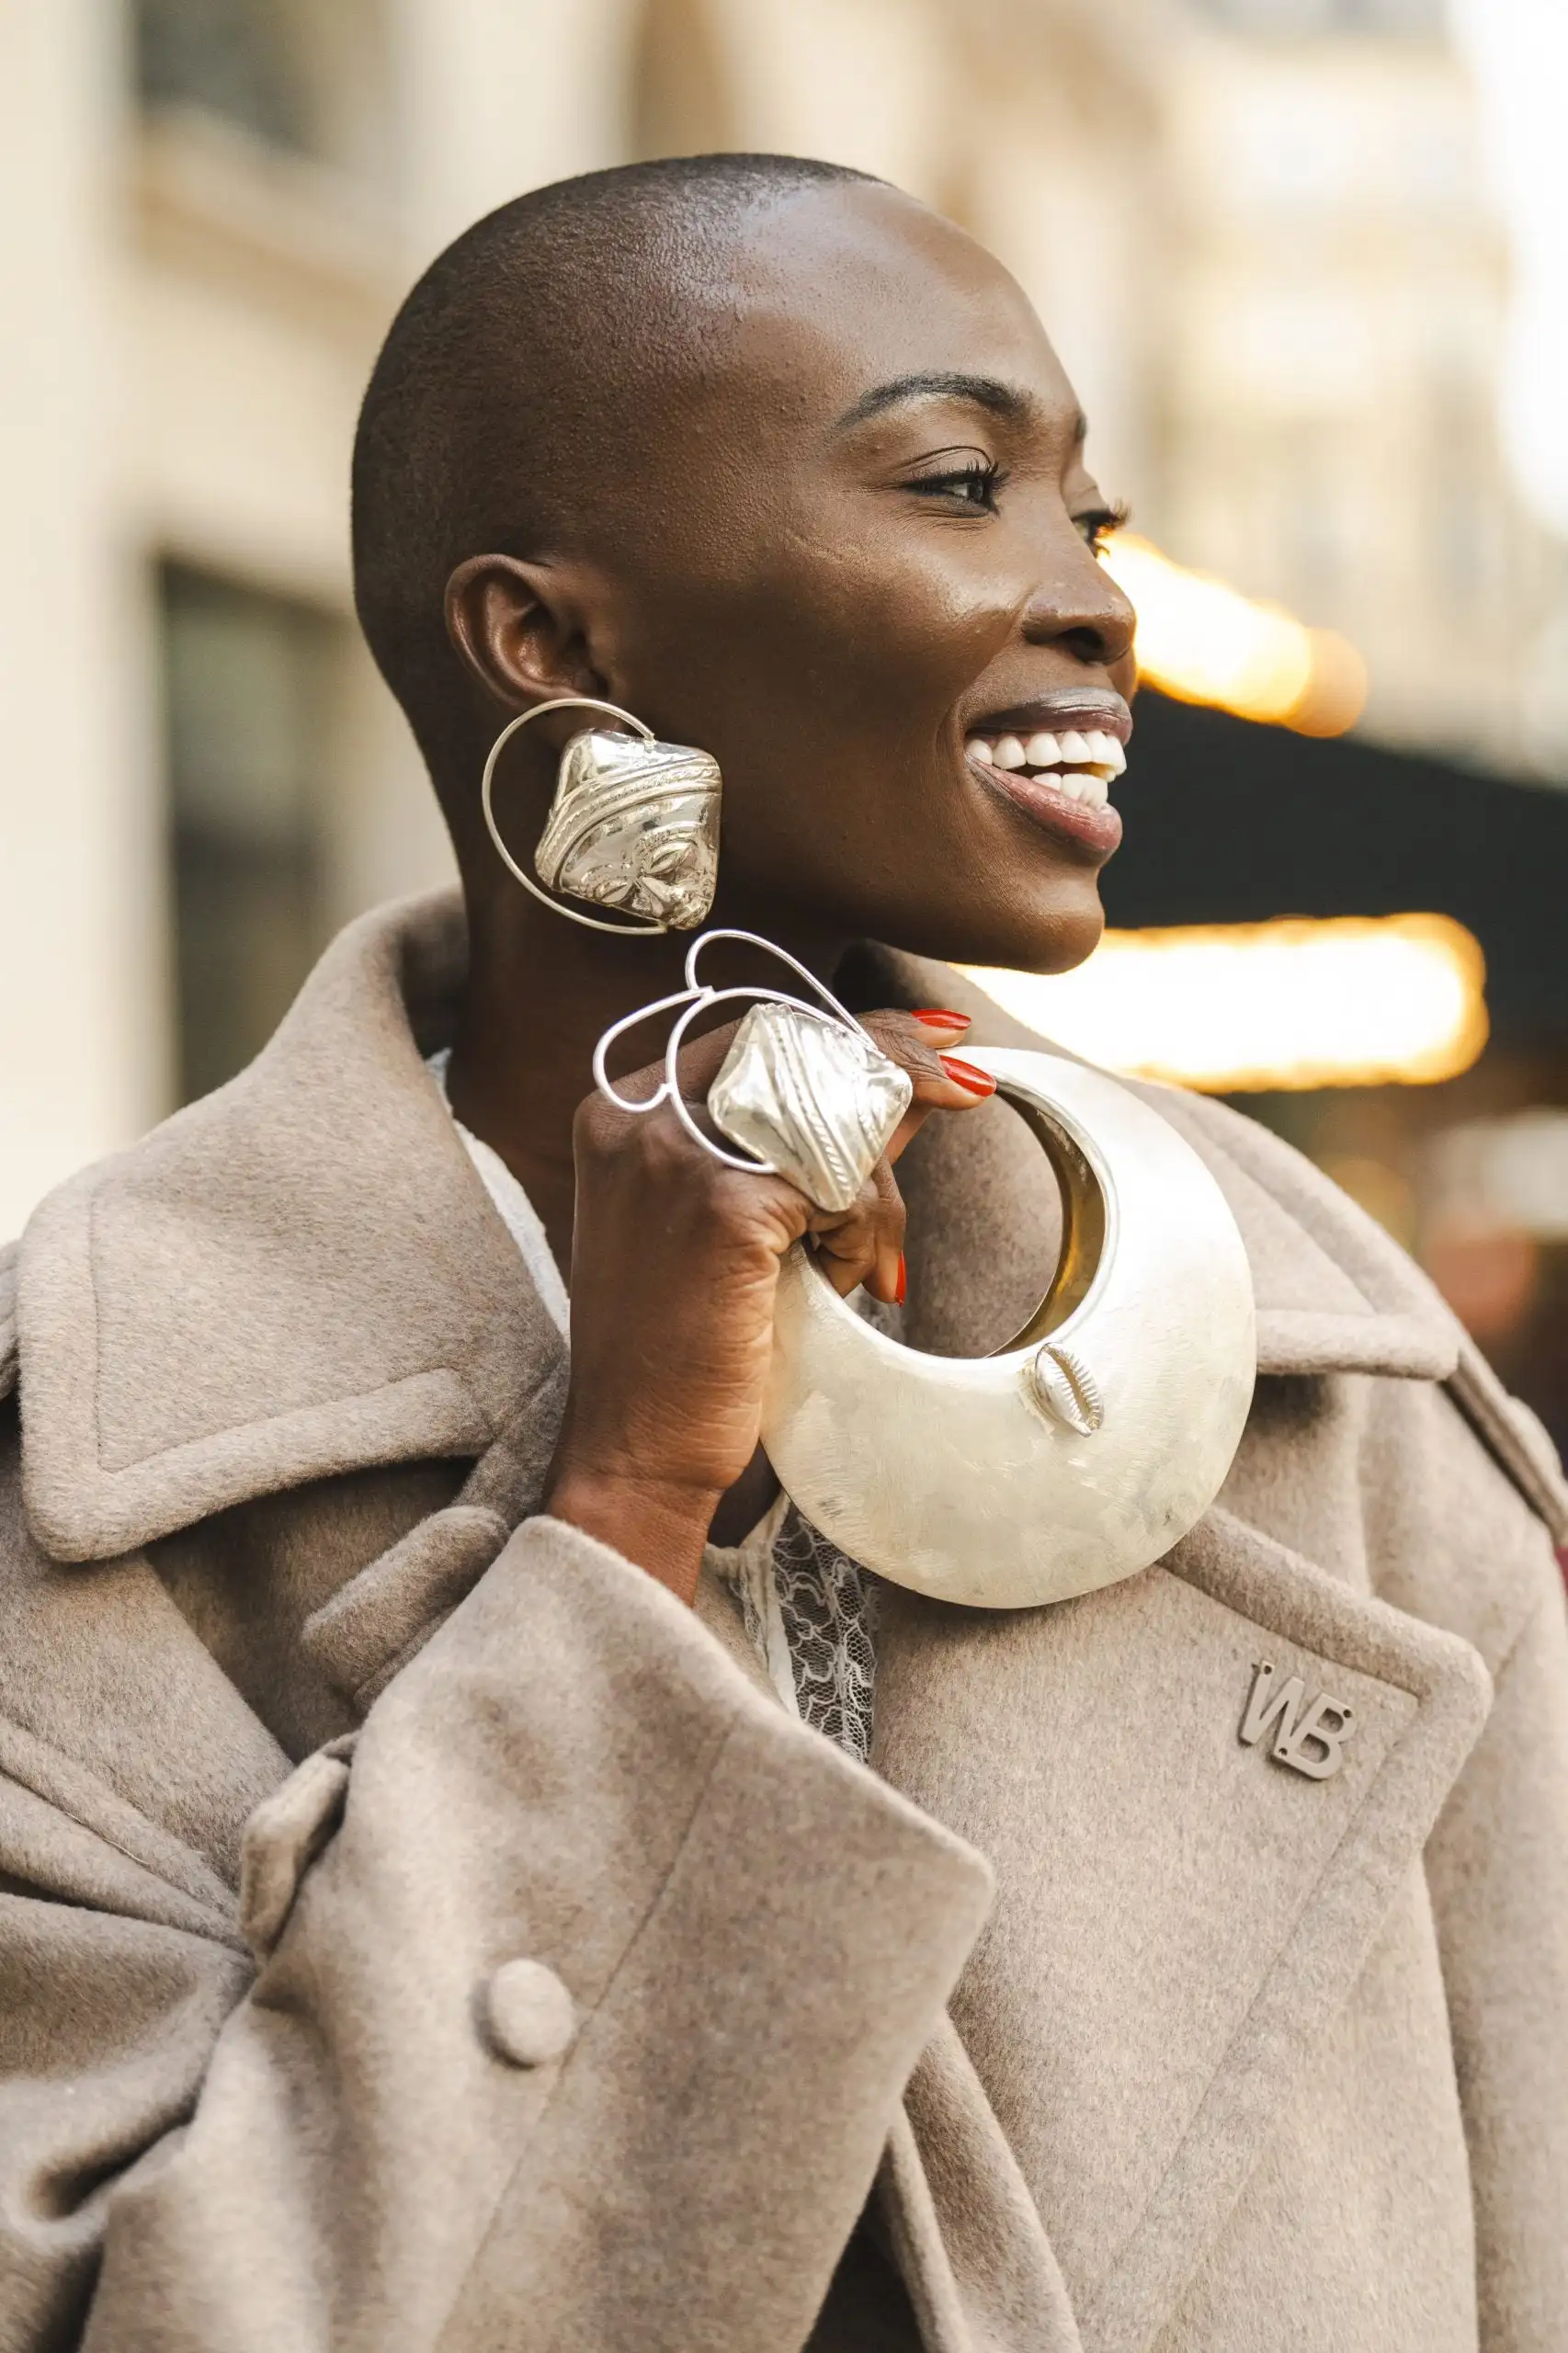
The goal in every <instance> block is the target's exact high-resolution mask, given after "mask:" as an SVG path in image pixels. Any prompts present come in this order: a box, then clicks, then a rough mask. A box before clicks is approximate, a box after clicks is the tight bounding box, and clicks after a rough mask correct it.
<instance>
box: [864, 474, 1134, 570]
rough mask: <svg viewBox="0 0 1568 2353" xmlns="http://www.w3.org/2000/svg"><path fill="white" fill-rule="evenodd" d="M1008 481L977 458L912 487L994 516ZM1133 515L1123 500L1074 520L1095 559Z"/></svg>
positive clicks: (923, 493) (929, 477)
mask: <svg viewBox="0 0 1568 2353" xmlns="http://www.w3.org/2000/svg"><path fill="white" fill-rule="evenodd" d="M1006 480H1007V472H1006V467H1005V466H1001V465H998V463H997V461H996V460H995V459H994V458H976V459H975V460H972V461H971V463H970V464H969V465H967V466H955V467H954V468H953V469H952V470H951V471H950V472H948V473H942V474H926V475H925V476H923V477H922V478H921V479H920V480H919V481H916V482H913V483H910V485H909V486H910V488H911V489H912V490H913V491H915V492H916V493H917V494H919V495H920V496H922V497H937V498H956V499H958V500H959V502H960V505H962V506H968V507H971V509H973V510H975V511H976V512H978V513H980V514H983V515H994V514H995V512H996V500H997V496H998V494H999V493H1000V492H1001V490H1002V488H1003V486H1004V484H1005V483H1006ZM955 485H956V487H955ZM1131 511H1132V510H1131V507H1130V506H1128V504H1127V501H1126V500H1125V499H1124V498H1119V499H1117V500H1116V501H1115V502H1114V503H1113V504H1112V505H1111V506H1097V507H1096V508H1095V510H1094V512H1093V513H1092V514H1089V515H1079V516H1077V517H1074V520H1075V521H1076V524H1077V528H1078V529H1079V530H1080V532H1081V533H1082V534H1083V538H1084V543H1085V546H1086V547H1087V549H1088V551H1089V552H1090V554H1091V555H1095V556H1100V555H1103V554H1104V553H1105V543H1106V541H1107V540H1108V539H1109V538H1110V536H1111V534H1112V532H1113V531H1119V530H1121V529H1123V528H1124V527H1125V525H1126V524H1127V523H1128V521H1129V520H1130V519H1131Z"/></svg>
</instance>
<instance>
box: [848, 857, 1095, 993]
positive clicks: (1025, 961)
mask: <svg viewBox="0 0 1568 2353" xmlns="http://www.w3.org/2000/svg"><path fill="white" fill-rule="evenodd" d="M922 929H923V930H924V931H925V932H926V936H925V937H924V938H919V939H915V938H905V939H902V940H900V941H898V942H897V943H896V944H897V945H899V946H900V947H903V948H907V949H912V950H913V952H914V953H915V955H917V956H930V957H933V958H935V959H936V960H937V961H939V962H941V963H944V964H981V965H984V964H990V965H994V966H995V967H997V968H998V969H1000V970H1003V971H1006V972H1071V971H1072V970H1073V967H1074V965H1075V964H1081V963H1083V961H1085V957H1088V956H1092V955H1093V954H1094V951H1095V949H1096V948H1097V947H1098V945H1099V939H1100V934H1101V932H1102V931H1103V930H1104V929H1105V910H1104V908H1103V907H1102V906H1101V905H1100V896H1099V891H1098V889H1097V887H1096V882H1095V881H1094V878H1093V877H1092V876H1085V877H1084V878H1083V879H1082V880H1081V881H1079V880H1078V879H1077V878H1074V881H1072V882H1069V883H1065V884H1064V883H1062V882H1060V881H1059V882H1058V884H1057V886H1056V888H1054V889H1053V890H1052V891H1051V894H1050V898H1049V901H1048V903H1047V904H1043V905H1042V904H1040V903H1038V902H1036V903H1035V904H1028V903H1026V904H1023V905H1019V904H1017V903H1016V902H1015V903H1013V904H1009V905H1006V906H1001V907H998V906H995V905H988V906H984V907H976V908H973V909H966V910H963V911H962V912H961V913H960V911H959V910H957V909H955V908H953V907H950V906H949V907H948V908H947V909H945V910H944V914H943V918H942V921H941V922H940V924H939V925H936V926H931V927H930V928H929V930H926V927H925V926H922ZM881 936H882V937H883V938H886V937H887V934H886V933H885V932H884V933H883V934H882V935H881Z"/></svg>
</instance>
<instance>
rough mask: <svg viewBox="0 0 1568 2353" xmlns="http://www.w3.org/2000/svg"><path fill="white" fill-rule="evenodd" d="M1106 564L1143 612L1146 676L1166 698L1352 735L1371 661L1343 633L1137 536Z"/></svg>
mask: <svg viewBox="0 0 1568 2353" xmlns="http://www.w3.org/2000/svg"><path fill="white" fill-rule="evenodd" d="M1103 561H1104V563H1105V566H1106V569H1107V571H1108V573H1109V574H1110V575H1111V577H1112V578H1113V579H1114V580H1115V581H1116V582H1117V584H1118V585H1119V586H1120V587H1122V588H1125V590H1126V591H1127V594H1128V596H1129V597H1131V599H1132V602H1133V604H1134V605H1135V606H1136V607H1137V608H1138V668H1139V672H1140V675H1141V676H1143V677H1145V678H1147V679H1148V681H1149V683H1150V685H1151V686H1155V687H1158V688H1160V689H1161V691H1162V692H1163V693H1165V694H1168V695H1175V696H1176V697H1178V698H1179V699H1180V700H1182V701H1183V702H1201V703H1212V704H1214V705H1216V706H1217V707H1218V708H1219V709H1220V710H1231V711H1234V712H1235V713H1236V715H1237V716H1238V718H1242V719H1256V720H1263V721H1266V722H1269V723H1271V724H1273V725H1275V726H1279V727H1291V728H1294V729H1296V730H1297V731H1298V733H1301V734H1305V735H1342V734H1343V733H1344V732H1345V730H1346V728H1347V727H1353V726H1354V725H1355V723H1356V722H1357V720H1358V718H1359V717H1360V715H1361V710H1362V706H1363V705H1364V703H1365V702H1366V699H1367V671H1366V665H1365V664H1364V663H1363V662H1362V660H1361V657H1360V655H1359V654H1358V653H1357V651H1356V649H1355V647H1354V646H1353V645H1351V644H1350V643H1349V642H1347V641H1346V639H1345V638H1343V637H1340V636H1338V635H1336V634H1335V631H1333V630H1325V629H1308V628H1307V627H1306V626H1305V625H1304V623H1302V622H1301V621H1298V620H1292V618H1291V616H1290V614H1289V613H1287V612H1285V611H1284V610H1283V609H1282V608H1280V607H1279V606H1278V605H1268V604H1260V603H1255V602H1254V601H1253V599H1252V598H1251V597H1244V596H1242V595H1241V594H1240V593H1239V592H1238V591H1237V590H1236V589H1234V588H1229V587H1227V586H1226V585H1225V583H1224V582H1223V581H1222V580H1213V579H1210V577H1209V576H1208V574H1205V573H1201V572H1187V571H1186V570H1184V568H1183V567H1182V566H1181V565H1180V564H1178V563H1172V562H1171V560H1170V558H1169V557H1168V556H1165V555H1162V554H1161V553H1160V551H1159V549H1158V548H1156V547H1153V546H1152V545H1151V543H1150V542H1149V540H1141V539H1139V538H1138V537H1137V536H1136V535H1135V534H1134V533H1132V532H1131V531H1119V532H1118V533H1117V534H1116V536H1115V537H1114V538H1113V539H1112V540H1109V541H1108V544H1107V546H1106V550H1105V553H1104V558H1103Z"/></svg>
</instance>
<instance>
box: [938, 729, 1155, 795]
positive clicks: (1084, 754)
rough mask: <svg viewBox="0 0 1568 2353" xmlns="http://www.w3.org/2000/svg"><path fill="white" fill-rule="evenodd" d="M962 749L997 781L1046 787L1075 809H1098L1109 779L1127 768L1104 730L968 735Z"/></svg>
mask: <svg viewBox="0 0 1568 2353" xmlns="http://www.w3.org/2000/svg"><path fill="white" fill-rule="evenodd" d="M964 750H965V752H966V753H967V755H968V756H969V757H970V758H971V760H977V761H978V762H979V763H980V764H981V766H982V767H988V768H992V769H994V770H997V771H999V772H1000V773H999V775H998V776H997V778H996V781H998V782H1001V781H1002V779H1004V778H1008V779H1011V778H1017V779H1018V781H1019V782H1020V783H1027V784H1033V785H1045V786H1047V787H1049V788H1050V789H1051V790H1052V791H1055V792H1059V793H1061V794H1062V798H1063V799H1064V800H1067V801H1075V802H1076V803H1077V804H1078V806H1079V807H1080V808H1084V809H1103V808H1104V807H1105V806H1106V803H1107V801H1108V800H1109V798H1110V788H1111V784H1112V782H1113V781H1114V779H1116V778H1117V777H1119V776H1120V775H1121V773H1122V771H1123V769H1124V768H1125V767H1126V766H1127V755H1126V753H1125V752H1124V751H1123V750H1122V748H1121V745H1120V743H1119V741H1118V739H1117V737H1116V736H1114V735H1111V734H1108V733H1106V731H1105V730H1104V729H1103V728H1085V729H1078V728H1073V727H1070V728H1066V729H1064V730H1062V732H1061V733H1056V734H1052V733H1049V732H1047V731H1046V730H1044V729H1040V731H1038V732H1037V733H1035V734H1032V735H1028V736H1021V735H986V734H977V735H970V736H967V737H966V738H965V740H964Z"/></svg>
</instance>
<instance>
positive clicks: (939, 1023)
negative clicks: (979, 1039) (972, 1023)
mask: <svg viewBox="0 0 1568 2353" xmlns="http://www.w3.org/2000/svg"><path fill="white" fill-rule="evenodd" d="M915 1019H916V1021H928V1022H929V1023H930V1025H931V1027H932V1029H968V1028H969V1016H968V1014H967V1013H949V1012H948V1011H946V1010H945V1009H944V1007H943V1006H939V1005H923V1006H919V1007H918V1008H917V1009H916V1012H915Z"/></svg>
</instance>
